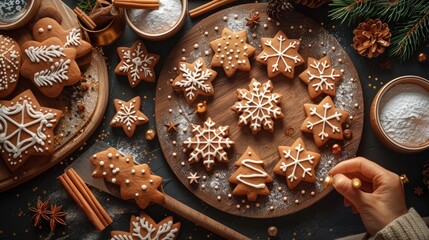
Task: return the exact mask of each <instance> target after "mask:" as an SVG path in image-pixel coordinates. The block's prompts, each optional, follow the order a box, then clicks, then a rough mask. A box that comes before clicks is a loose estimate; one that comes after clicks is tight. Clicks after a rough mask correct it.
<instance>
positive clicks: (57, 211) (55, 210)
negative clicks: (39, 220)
mask: <svg viewBox="0 0 429 240" xmlns="http://www.w3.org/2000/svg"><path fill="white" fill-rule="evenodd" d="M61 208H62V206H61V205H59V206H57V205H51V210H50V211H49V214H50V218H51V219H50V220H49V224H50V225H51V231H52V232H53V231H54V230H55V226H56V224H57V223H59V224H62V225H67V223H66V222H65V221H64V219H62V217H64V216H65V215H67V213H66V212H62V211H61Z"/></svg>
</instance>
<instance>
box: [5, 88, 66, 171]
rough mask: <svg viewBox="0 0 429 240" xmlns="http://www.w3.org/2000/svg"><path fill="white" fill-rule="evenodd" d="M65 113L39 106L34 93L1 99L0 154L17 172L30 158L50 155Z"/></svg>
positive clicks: (8, 165) (23, 93)
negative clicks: (55, 130)
mask: <svg viewBox="0 0 429 240" xmlns="http://www.w3.org/2000/svg"><path fill="white" fill-rule="evenodd" d="M61 116H62V111H60V110H57V109H53V108H46V107H42V106H40V104H39V102H38V101H37V99H36V97H34V95H33V93H32V92H31V90H27V91H24V92H22V93H21V94H19V95H18V96H16V97H15V98H14V99H12V100H11V101H6V100H0V155H1V157H2V158H3V161H4V162H5V164H6V166H7V167H8V168H9V169H10V170H11V171H15V170H17V169H18V168H19V167H21V165H23V164H24V163H25V162H26V161H27V160H28V158H30V157H31V156H50V155H52V154H53V152H54V150H55V143H54V129H55V127H56V126H57V125H58V122H59V120H60V118H61Z"/></svg>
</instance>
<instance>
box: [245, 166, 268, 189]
mask: <svg viewBox="0 0 429 240" xmlns="http://www.w3.org/2000/svg"><path fill="white" fill-rule="evenodd" d="M249 163H253V164H258V165H261V164H263V163H264V161H262V160H252V159H244V160H243V161H241V164H242V165H244V166H245V167H247V168H250V169H252V170H254V171H256V172H258V173H256V174H247V175H244V174H238V176H237V180H238V181H239V182H241V183H243V184H245V185H247V186H249V187H253V188H257V189H264V188H265V187H266V185H265V183H259V184H253V183H251V182H248V181H246V180H243V179H244V178H265V177H267V176H268V174H267V173H266V172H265V171H264V170H261V169H258V168H256V167H254V166H253V165H250V164H249Z"/></svg>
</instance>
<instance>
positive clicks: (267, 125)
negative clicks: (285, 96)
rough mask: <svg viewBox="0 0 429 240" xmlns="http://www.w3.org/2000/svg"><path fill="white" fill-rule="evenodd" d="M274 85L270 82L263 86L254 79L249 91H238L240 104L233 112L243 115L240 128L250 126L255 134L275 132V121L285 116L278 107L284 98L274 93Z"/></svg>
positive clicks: (237, 104) (239, 124)
mask: <svg viewBox="0 0 429 240" xmlns="http://www.w3.org/2000/svg"><path fill="white" fill-rule="evenodd" d="M272 90H273V84H272V83H271V81H270V80H268V81H267V82H265V83H263V84H261V83H260V82H258V80H256V79H252V82H251V83H250V84H249V90H247V89H237V97H238V100H239V102H237V103H235V105H234V106H232V108H231V109H232V110H233V111H235V112H237V113H241V115H240V117H239V120H238V126H240V127H241V126H243V125H247V124H249V127H250V129H252V133H253V134H257V133H258V132H259V131H261V129H262V128H263V129H265V130H268V131H269V132H273V131H274V121H273V119H283V117H284V115H283V113H282V111H281V109H280V107H279V106H278V105H277V104H279V103H280V100H281V98H282V95H281V94H278V93H273V92H272Z"/></svg>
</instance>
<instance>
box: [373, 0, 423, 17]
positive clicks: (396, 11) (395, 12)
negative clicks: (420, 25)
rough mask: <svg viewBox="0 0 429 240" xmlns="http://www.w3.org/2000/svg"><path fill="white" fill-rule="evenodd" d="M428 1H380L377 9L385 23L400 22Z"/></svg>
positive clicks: (377, 2)
mask: <svg viewBox="0 0 429 240" xmlns="http://www.w3.org/2000/svg"><path fill="white" fill-rule="evenodd" d="M425 2H427V0H396V1H392V0H378V1H376V3H375V4H376V7H377V9H379V10H378V13H377V15H378V16H380V17H381V18H382V19H383V20H385V21H389V22H390V21H395V22H396V21H399V20H400V19H401V18H406V17H409V16H411V15H412V14H413V12H414V11H415V9H414V8H415V7H413V6H422V4H424V3H425Z"/></svg>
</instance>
